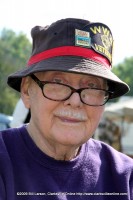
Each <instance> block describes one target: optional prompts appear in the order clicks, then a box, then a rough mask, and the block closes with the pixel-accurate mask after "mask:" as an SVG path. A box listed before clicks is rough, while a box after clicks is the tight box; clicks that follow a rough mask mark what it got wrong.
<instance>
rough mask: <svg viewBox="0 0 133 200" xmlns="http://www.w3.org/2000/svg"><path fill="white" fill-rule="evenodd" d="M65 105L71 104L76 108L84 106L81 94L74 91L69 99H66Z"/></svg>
mask: <svg viewBox="0 0 133 200" xmlns="http://www.w3.org/2000/svg"><path fill="white" fill-rule="evenodd" d="M64 105H71V106H72V107H74V108H76V107H77V108H78V107H82V106H83V103H82V102H81V100H80V96H79V94H78V93H77V92H74V93H73V94H72V95H71V96H70V98H69V99H67V100H65V102H64Z"/></svg>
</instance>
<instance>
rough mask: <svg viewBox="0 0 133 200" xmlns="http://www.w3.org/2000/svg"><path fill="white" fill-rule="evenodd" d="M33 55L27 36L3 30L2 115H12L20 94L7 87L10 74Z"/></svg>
mask: <svg viewBox="0 0 133 200" xmlns="http://www.w3.org/2000/svg"><path fill="white" fill-rule="evenodd" d="M30 53H31V43H30V41H29V40H28V39H27V37H26V35H24V34H23V33H19V34H18V35H17V34H16V33H15V32H13V31H12V30H7V29H3V30H2V32H1V35H0V113H5V114H9V115H11V114H12V112H13V110H14V107H15V105H16V102H17V100H18V98H19V95H20V94H19V93H17V92H15V91H13V90H12V89H10V88H9V86H7V83H6V82H7V77H8V75H9V74H11V73H13V72H15V71H17V70H19V69H21V68H23V67H24V66H25V65H26V62H27V60H28V58H29V56H30Z"/></svg>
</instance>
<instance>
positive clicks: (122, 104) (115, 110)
mask: <svg viewBox="0 0 133 200" xmlns="http://www.w3.org/2000/svg"><path fill="white" fill-rule="evenodd" d="M104 117H107V118H109V119H111V118H113V119H116V118H117V119H118V118H119V119H123V120H128V121H133V98H131V99H129V100H125V101H119V102H117V103H113V104H111V105H108V106H106V107H105V112H104Z"/></svg>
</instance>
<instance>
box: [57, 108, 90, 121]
mask: <svg viewBox="0 0 133 200" xmlns="http://www.w3.org/2000/svg"><path fill="white" fill-rule="evenodd" d="M54 114H55V115H56V116H57V117H58V118H60V119H61V120H62V121H64V122H73V123H76V122H82V121H86V120H87V116H86V114H85V113H84V112H81V111H73V110H58V111H56V112H55V113H54Z"/></svg>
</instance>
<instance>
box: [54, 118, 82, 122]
mask: <svg viewBox="0 0 133 200" xmlns="http://www.w3.org/2000/svg"><path fill="white" fill-rule="evenodd" d="M58 118H59V119H60V120H61V121H62V122H65V123H80V122H83V121H81V120H79V119H76V118H70V117H63V116H58Z"/></svg>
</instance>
